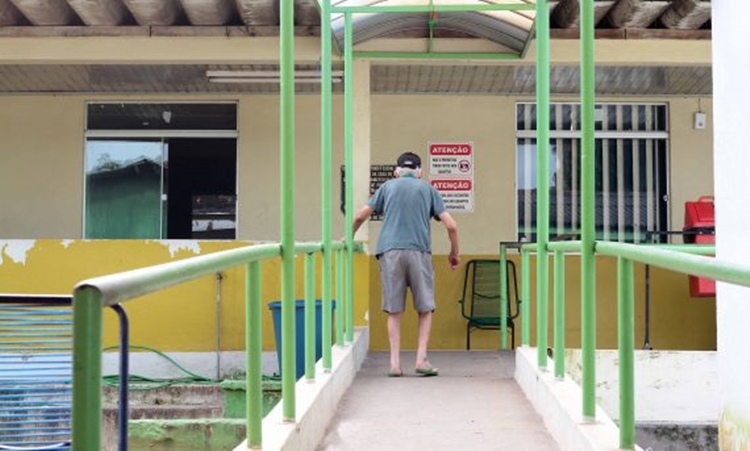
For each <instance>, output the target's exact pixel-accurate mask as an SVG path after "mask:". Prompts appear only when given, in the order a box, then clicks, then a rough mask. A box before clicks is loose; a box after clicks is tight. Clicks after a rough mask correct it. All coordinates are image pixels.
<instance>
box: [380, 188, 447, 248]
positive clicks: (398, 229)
mask: <svg viewBox="0 0 750 451" xmlns="http://www.w3.org/2000/svg"><path fill="white" fill-rule="evenodd" d="M367 205H369V206H370V208H372V209H373V211H374V212H375V213H381V214H382V215H383V226H382V227H381V228H380V235H379V236H378V245H377V249H376V254H378V255H379V254H382V253H384V252H386V251H389V250H391V249H413V250H417V251H422V252H428V253H429V252H431V240H430V218H433V217H437V216H439V215H440V214H442V213H443V212H444V211H445V205H444V204H443V198H442V197H440V193H438V191H437V190H436V189H435V187H433V186H432V185H430V184H429V183H428V182H426V181H424V180H421V179H417V178H414V177H411V176H404V177H400V178H395V179H391V180H388V181H387V182H385V183H383V184H382V185H381V186H380V188H378V190H377V191H376V192H375V194H374V195H373V196H372V198H371V199H370V201H369V202H368V203H367Z"/></svg>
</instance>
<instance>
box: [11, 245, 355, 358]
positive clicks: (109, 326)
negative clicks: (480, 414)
mask: <svg viewBox="0 0 750 451" xmlns="http://www.w3.org/2000/svg"><path fill="white" fill-rule="evenodd" d="M250 244H252V243H249V242H244V241H179V240H173V241H166V240H165V241H142V240H85V241H84V240H52V239H46V240H7V241H0V281H1V283H0V292H3V293H30V294H32V293H45V294H70V293H72V291H73V287H74V286H75V284H76V283H78V282H80V281H82V280H84V279H87V278H91V277H96V276H101V275H105V274H111V273H115V272H120V271H126V270H130V269H135V268H140V267H143V266H149V265H155V264H159V263H165V262H169V261H173V260H180V259H184V258H188V257H194V256H197V255H203V254H208V253H212V252H218V251H222V250H227V249H233V248H237V247H241V246H247V245H250ZM355 265H356V268H357V269H356V271H357V272H356V273H355V280H356V281H357V283H356V284H355V287H354V289H355V299H365V298H366V296H367V295H366V293H367V292H368V290H369V286H368V279H367V274H368V259H367V257H366V256H365V255H363V254H355ZM296 267H297V273H296V277H295V287H296V288H295V293H296V294H297V299H303V298H304V259H303V258H302V257H301V256H298V257H297V259H296ZM316 272H317V273H318V274H320V259H318V262H317V270H316ZM280 274H281V273H280V260H279V259H272V260H268V261H266V262H264V263H263V274H262V280H263V291H262V298H261V299H262V302H263V303H264V305H263V309H262V310H263V312H264V313H263V314H264V317H263V346H264V348H265V349H273V348H274V346H275V341H274V335H273V322H272V315H271V311H270V310H269V309H268V308H267V305H266V304H267V303H268V302H271V301H274V300H279V299H280V296H281V290H280V279H281V276H280ZM222 275H223V277H222V279H221V286H220V287H219V286H218V285H217V283H216V278H215V277H214V276H207V277H203V278H200V279H197V280H194V281H191V282H187V283H184V284H182V285H178V286H176V287H172V288H169V289H166V290H164V291H161V292H158V293H153V294H150V295H146V296H143V297H140V298H137V299H133V300H131V301H128V302H125V303H124V307H125V310H126V311H127V312H128V316H129V319H130V331H131V338H130V340H131V343H132V344H133V345H145V346H149V347H154V348H156V349H158V350H160V351H212V350H215V349H216V337H217V311H218V306H217V294H219V293H220V297H221V299H220V304H221V309H220V310H221V316H220V320H221V343H222V350H225V351H232V350H241V349H244V348H245V333H244V330H245V319H244V318H245V301H244V296H245V276H244V271H243V269H242V267H240V268H236V269H231V270H229V271H226V272H225V273H223V274H222ZM334 282H335V279H334ZM334 286H335V285H334ZM320 290H321V287H320V286H317V287H316V296H317V298H320ZM334 297H336V293H335V291H334ZM366 309H367V306H366V305H365V304H364V303H361V302H360V303H359V305H356V306H355V311H354V321H355V325H363V324H365V320H364V318H365V313H366ZM118 333H119V329H118V326H117V322H116V317H115V314H114V313H112V312H110V311H109V309H108V310H107V311H106V312H105V324H104V346H114V345H116V344H117V343H118Z"/></svg>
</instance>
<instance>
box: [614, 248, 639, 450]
mask: <svg viewBox="0 0 750 451" xmlns="http://www.w3.org/2000/svg"><path fill="white" fill-rule="evenodd" d="M634 304H635V301H634V296H633V261H632V260H626V259H624V258H622V257H618V258H617V349H618V351H617V353H618V359H619V361H618V367H619V375H620V425H619V426H620V448H621V449H633V445H634V444H635V376H634V375H635V371H634V368H635V325H634V318H633V317H634V316H635V308H634Z"/></svg>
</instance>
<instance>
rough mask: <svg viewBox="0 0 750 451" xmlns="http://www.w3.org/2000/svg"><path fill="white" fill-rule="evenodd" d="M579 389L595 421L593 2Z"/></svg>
mask: <svg viewBox="0 0 750 451" xmlns="http://www.w3.org/2000/svg"><path fill="white" fill-rule="evenodd" d="M580 14H581V196H582V198H581V361H582V362H581V363H582V372H581V389H582V391H583V403H582V404H583V417H584V418H585V419H589V420H594V419H595V418H596V368H595V366H594V365H595V361H596V360H595V357H596V298H595V297H596V259H595V255H594V240H595V239H596V229H595V217H594V208H595V196H594V194H595V193H594V189H595V186H594V168H595V161H594V158H595V155H596V154H595V152H594V100H595V90H594V81H595V80H594V75H595V71H594V2H593V0H581V3H580Z"/></svg>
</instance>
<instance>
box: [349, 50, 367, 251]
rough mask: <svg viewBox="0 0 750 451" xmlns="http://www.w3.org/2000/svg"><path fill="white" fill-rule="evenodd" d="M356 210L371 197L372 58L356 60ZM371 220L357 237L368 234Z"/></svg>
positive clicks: (363, 237) (356, 238) (358, 238)
mask: <svg viewBox="0 0 750 451" xmlns="http://www.w3.org/2000/svg"><path fill="white" fill-rule="evenodd" d="M353 84H354V99H353V100H354V105H353V107H354V121H353V122H354V163H353V164H354V168H353V172H354V211H355V212H356V211H357V210H359V209H360V208H362V206H363V205H364V204H365V203H366V202H367V200H368V199H369V198H370V124H371V121H370V114H371V111H370V62H369V61H367V60H354V83H353ZM368 225H369V221H368V222H366V223H365V224H364V225H363V226H362V227H360V229H359V231H357V235H356V236H355V237H354V239H355V240H363V241H365V240H367V239H368V238H369V227H368Z"/></svg>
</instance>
